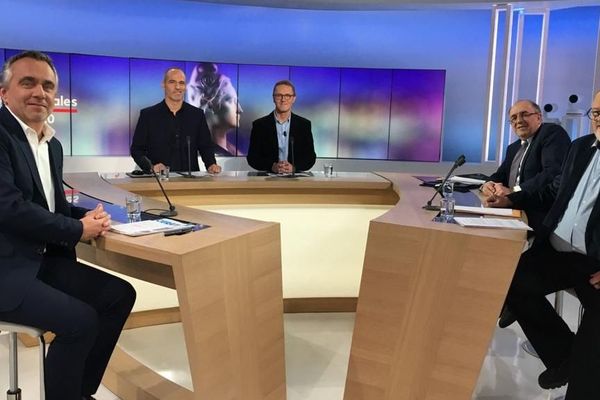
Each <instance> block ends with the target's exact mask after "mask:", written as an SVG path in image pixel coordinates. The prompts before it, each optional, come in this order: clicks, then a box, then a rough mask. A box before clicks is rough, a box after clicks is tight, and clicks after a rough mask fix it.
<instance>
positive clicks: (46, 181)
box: [5, 106, 56, 212]
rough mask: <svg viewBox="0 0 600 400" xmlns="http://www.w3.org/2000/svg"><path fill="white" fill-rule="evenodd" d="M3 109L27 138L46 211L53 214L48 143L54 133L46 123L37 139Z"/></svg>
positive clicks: (54, 204) (28, 128)
mask: <svg viewBox="0 0 600 400" xmlns="http://www.w3.org/2000/svg"><path fill="white" fill-rule="evenodd" d="M5 107H6V108H7V110H8V111H10V113H11V114H12V115H13V117H15V119H16V120H17V122H18V123H19V125H21V128H23V132H25V137H27V141H28V142H29V147H31V152H32V153H33V158H34V159H35V165H36V166H37V170H38V173H39V175H40V179H41V181H42V187H43V188H44V196H45V197H46V203H48V209H49V210H50V211H51V212H54V211H55V209H56V203H55V201H54V190H55V188H54V184H53V183H52V170H51V169H50V154H49V152H48V150H49V149H48V141H49V140H50V139H52V138H53V137H54V135H55V133H56V131H55V130H54V129H53V128H52V127H51V126H50V125H48V124H47V123H46V124H44V128H43V129H42V138H41V139H38V134H37V132H36V131H35V130H33V128H31V127H30V126H29V125H27V124H26V123H24V122H23V121H21V120H20V119H19V117H17V116H16V115H15V114H14V113H13V112H12V111H11V110H10V108H9V107H7V106H5Z"/></svg>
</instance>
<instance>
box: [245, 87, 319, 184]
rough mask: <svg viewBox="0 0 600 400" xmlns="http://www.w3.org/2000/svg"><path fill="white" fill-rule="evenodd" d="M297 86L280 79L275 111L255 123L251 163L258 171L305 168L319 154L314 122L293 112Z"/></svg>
mask: <svg viewBox="0 0 600 400" xmlns="http://www.w3.org/2000/svg"><path fill="white" fill-rule="evenodd" d="M295 101H296V89H295V87H294V85H293V84H292V82H290V81H287V80H284V81H279V82H277V83H276V84H275V86H274V87H273V103H275V110H274V111H273V112H272V113H270V114H269V115H266V116H264V117H262V118H259V119H257V120H256V121H254V122H253V123H252V131H251V133H250V146H249V148H248V156H247V157H246V159H247V160H248V164H249V165H250V166H251V167H252V168H254V169H257V170H259V171H269V172H275V173H289V172H292V171H306V170H309V169H310V168H312V166H313V165H314V164H315V160H316V157H317V155H316V154H315V147H314V143H313V136H312V130H311V123H310V121H309V120H308V119H306V118H302V117H301V116H299V115H296V114H294V113H292V105H293V104H294V102H295Z"/></svg>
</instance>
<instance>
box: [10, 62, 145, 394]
mask: <svg viewBox="0 0 600 400" xmlns="http://www.w3.org/2000/svg"><path fill="white" fill-rule="evenodd" d="M57 82H58V77H57V75H56V69H55V68H54V65H53V64H52V61H51V60H50V58H48V57H47V56H46V55H45V54H42V53H39V52H25V53H21V54H18V55H16V56H14V57H12V58H10V59H9V60H8V61H7V62H6V64H5V65H4V69H3V71H2V84H1V86H2V87H1V89H0V95H1V96H2V103H3V106H2V108H0V320H2V321H6V322H12V323H17V324H25V325H29V326H34V327H37V328H41V329H44V330H47V331H52V332H54V333H55V334H56V338H55V339H54V341H53V342H52V344H51V345H50V347H49V349H48V353H47V356H46V361H45V366H46V370H45V373H46V379H45V384H46V400H80V399H82V398H83V399H91V398H92V397H91V395H92V394H94V393H95V392H96V390H97V389H98V386H99V385H100V381H101V379H102V375H103V374H104V370H105V369H106V365H107V363H108V360H109V358H110V356H111V354H112V351H113V348H114V346H115V344H116V342H117V339H118V338H119V334H120V332H121V329H122V327H123V324H124V323H125V320H126V319H127V316H128V315H129V313H130V311H131V308H132V307H133V303H134V301H135V291H134V289H133V287H131V285H130V284H129V283H127V282H125V281H124V280H122V279H119V278H117V277H115V276H113V275H110V274H107V273H105V272H102V271H100V270H98V269H95V268H92V267H88V266H86V265H83V264H80V263H78V262H77V261H76V258H75V245H76V244H77V243H78V241H79V240H93V239H95V238H97V237H99V236H102V235H104V234H105V233H106V232H107V231H108V229H110V216H109V215H107V213H106V212H105V211H104V210H103V209H102V206H101V205H100V204H99V205H98V206H97V207H96V209H94V210H91V211H90V210H86V209H83V208H80V207H75V206H73V205H71V204H69V203H68V202H67V200H66V198H65V194H64V190H63V186H62V168H63V153H62V147H61V145H60V143H59V142H58V140H57V139H56V138H54V130H53V129H52V127H50V126H49V125H48V124H47V123H46V119H47V118H48V116H49V115H50V114H51V113H52V109H53V107H54V97H55V95H56V88H57Z"/></svg>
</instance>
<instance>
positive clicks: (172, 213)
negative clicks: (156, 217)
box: [140, 156, 177, 217]
mask: <svg viewBox="0 0 600 400" xmlns="http://www.w3.org/2000/svg"><path fill="white" fill-rule="evenodd" d="M142 163H143V164H144V165H140V167H141V168H142V169H143V170H150V173H151V174H152V175H153V176H154V179H156V182H158V186H160V190H161V191H162V194H163V196H165V199H166V200H167V203H168V204H169V209H168V210H166V211H163V212H161V213H160V216H161V217H174V216H176V215H177V211H176V210H175V206H174V205H173V204H171V201H170V200H169V196H167V192H165V188H163V185H162V183H160V179H158V175H156V172H154V168H152V161H150V159H149V158H148V157H146V156H144V157H142Z"/></svg>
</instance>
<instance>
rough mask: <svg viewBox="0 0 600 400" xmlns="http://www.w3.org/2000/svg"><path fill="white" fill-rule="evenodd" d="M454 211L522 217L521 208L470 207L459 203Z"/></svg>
mask: <svg viewBox="0 0 600 400" xmlns="http://www.w3.org/2000/svg"><path fill="white" fill-rule="evenodd" d="M454 211H456V212H464V213H469V214H480V215H496V216H498V217H514V218H520V217H521V210H513V209H510V208H490V207H470V206H459V205H457V206H455V207H454Z"/></svg>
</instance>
